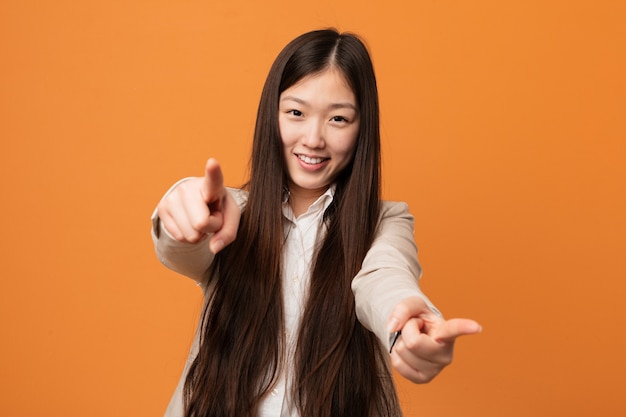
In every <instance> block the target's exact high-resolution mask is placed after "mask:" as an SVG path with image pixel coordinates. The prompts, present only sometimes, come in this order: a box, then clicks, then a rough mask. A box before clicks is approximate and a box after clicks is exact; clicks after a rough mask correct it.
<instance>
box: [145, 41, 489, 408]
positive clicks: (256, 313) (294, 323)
mask: <svg viewBox="0 0 626 417" xmlns="http://www.w3.org/2000/svg"><path fill="white" fill-rule="evenodd" d="M379 166H380V135H379V111H378V93H377V88H376V79H375V76H374V70H373V67H372V63H371V60H370V57H369V54H368V52H367V49H366V48H365V46H364V45H363V43H362V42H361V41H360V40H359V39H358V38H357V37H356V36H354V35H351V34H340V33H338V32H336V31H334V30H323V31H313V32H309V33H306V34H304V35H301V36H299V37H298V38H296V39H294V40H293V41H292V42H290V43H289V44H288V45H287V46H286V47H285V49H283V51H281V53H280V54H279V55H278V57H277V59H276V61H275V62H274V64H273V66H272V68H271V69H270V72H269V75H268V77H267V80H266V83H265V86H264V89H263V92H262V95H261V100H260V104H259V110H258V115H257V123H256V129H255V134H254V143H253V149H252V157H251V164H250V179H249V182H248V183H247V185H246V186H245V187H244V190H233V189H228V190H227V189H226V188H225V187H224V185H223V179H222V174H221V170H220V167H219V164H218V163H217V161H215V160H212V159H210V160H209V161H208V162H207V165H206V169H205V175H204V177H199V178H192V179H187V180H184V181H182V182H179V183H178V184H176V185H175V186H174V187H173V188H172V189H171V190H170V191H169V192H168V193H167V194H166V195H165V196H164V198H163V199H162V200H161V202H160V203H159V206H158V208H157V216H155V217H154V227H153V238H154V241H155V246H156V250H157V254H158V256H159V258H160V259H161V261H162V262H163V263H164V264H165V265H166V266H168V267H169V268H171V269H173V270H175V271H177V272H180V273H182V274H184V275H187V276H189V277H191V278H194V279H195V280H197V281H198V283H199V284H200V285H201V286H202V288H203V290H204V293H205V309H204V312H203V315H202V319H201V323H200V326H199V328H198V333H197V335H196V339H195V341H194V345H193V347H192V352H191V354H190V359H189V361H188V364H187V366H186V367H185V371H184V373H183V377H182V378H181V382H180V384H179V386H178V388H177V390H176V392H175V394H174V397H173V398H172V401H171V403H170V406H169V407H168V410H167V412H166V415H167V416H183V415H184V416H189V417H191V416H194V417H195V416H203V417H204V416H233V417H235V416H236V417H241V416H257V415H258V416H301V417H319V416H327V417H330V416H332V417H337V416H346V417H348V416H350V417H354V416H400V415H401V411H400V407H399V405H398V400H397V396H396V393H395V388H394V385H393V381H392V376H391V371H390V366H389V364H391V365H392V366H393V367H394V368H395V369H396V370H397V371H398V372H399V373H400V374H401V375H403V376H405V377H407V378H409V379H410V380H412V381H413V382H418V383H419V382H427V381H429V380H430V379H432V378H433V377H434V376H435V375H436V374H437V373H439V372H440V370H441V369H442V368H443V367H445V366H446V365H447V364H448V363H449V362H450V361H451V358H452V349H453V343H454V340H455V338H456V337H458V336H459V335H462V334H472V333H477V332H478V331H480V326H478V324H477V323H475V322H474V321H472V320H467V319H454V320H449V321H445V320H443V319H442V318H441V317H440V316H439V314H438V313H437V311H436V309H435V308H434V307H433V306H432V304H430V302H429V301H428V300H427V298H426V297H425V296H424V295H423V294H422V293H421V291H420V290H419V287H418V284H417V280H418V279H419V275H420V267H419V264H418V261H417V250H416V248H415V244H414V242H413V223H412V221H413V220H412V217H411V216H410V214H409V213H408V209H407V206H406V204H403V203H388V202H381V201H380V187H379V176H380V174H379ZM213 254H215V255H213ZM400 330H401V331H402V334H401V336H400V337H398V333H396V332H398V331H400ZM390 336H391V337H390ZM394 336H395V337H394ZM390 350H391V360H390V358H389V356H390Z"/></svg>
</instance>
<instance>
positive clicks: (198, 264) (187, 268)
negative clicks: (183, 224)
mask: <svg viewBox="0 0 626 417" xmlns="http://www.w3.org/2000/svg"><path fill="white" fill-rule="evenodd" d="M187 179H188V178H185V179H183V180H181V181H178V182H177V183H176V184H174V185H173V186H172V187H171V188H170V189H169V190H168V191H167V193H166V194H165V195H167V194H169V193H170V192H171V191H172V190H173V189H174V188H175V187H176V186H177V185H178V184H180V183H181V182H183V181H186V180H187ZM228 191H229V192H230V193H231V195H233V197H234V198H235V201H236V202H237V204H238V205H239V207H243V206H244V205H245V203H246V201H247V194H246V193H245V192H244V191H241V190H238V189H234V188H228ZM151 234H152V242H153V244H154V249H155V252H156V255H157V258H158V259H159V261H161V263H162V264H163V265H165V266H166V267H167V268H169V269H171V270H172V271H174V272H177V273H179V274H181V275H184V276H186V277H189V278H191V279H193V280H194V281H196V282H197V283H198V285H204V284H206V281H207V278H208V271H209V267H210V266H211V263H212V262H213V258H214V255H213V252H211V250H210V249H209V241H210V236H208V235H207V236H206V237H205V238H204V239H202V240H200V241H199V242H197V243H187V242H179V241H177V240H176V239H174V238H173V237H172V235H171V234H170V233H169V232H168V231H167V229H166V228H165V227H164V226H163V224H162V223H161V221H160V219H159V216H158V213H157V210H156V209H155V210H154V212H153V213H152V231H151Z"/></svg>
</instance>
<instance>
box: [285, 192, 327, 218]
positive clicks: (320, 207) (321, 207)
mask: <svg viewBox="0 0 626 417" xmlns="http://www.w3.org/2000/svg"><path fill="white" fill-rule="evenodd" d="M336 188H337V186H336V185H335V184H332V185H331V186H330V187H328V189H327V190H326V191H325V192H324V194H322V195H321V196H319V197H318V199H317V200H315V201H314V202H313V204H311V205H310V206H309V208H308V209H307V211H306V212H305V213H304V214H303V216H304V215H306V214H310V213H314V212H318V211H321V212H322V213H323V212H324V211H326V209H327V208H328V206H330V204H331V203H332V202H333V198H334V196H335V190H336ZM283 215H284V216H285V217H286V218H288V219H290V220H292V221H293V219H294V215H293V211H292V210H291V206H290V205H289V190H288V189H287V188H285V189H284V191H283Z"/></svg>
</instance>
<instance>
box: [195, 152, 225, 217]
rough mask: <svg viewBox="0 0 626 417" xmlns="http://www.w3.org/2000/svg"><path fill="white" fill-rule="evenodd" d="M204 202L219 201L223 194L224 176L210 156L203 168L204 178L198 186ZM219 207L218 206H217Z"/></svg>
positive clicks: (218, 165) (217, 163)
mask: <svg viewBox="0 0 626 417" xmlns="http://www.w3.org/2000/svg"><path fill="white" fill-rule="evenodd" d="M200 193H201V194H202V199H203V200H204V202H205V203H207V204H209V203H213V202H219V200H220V199H221V197H222V195H223V194H224V176H223V175H222V168H221V167H220V164H219V162H217V160H216V159H213V158H210V159H209V160H208V161H207V162H206V166H205V168H204V178H203V180H202V186H201V188H200ZM218 209H219V207H218Z"/></svg>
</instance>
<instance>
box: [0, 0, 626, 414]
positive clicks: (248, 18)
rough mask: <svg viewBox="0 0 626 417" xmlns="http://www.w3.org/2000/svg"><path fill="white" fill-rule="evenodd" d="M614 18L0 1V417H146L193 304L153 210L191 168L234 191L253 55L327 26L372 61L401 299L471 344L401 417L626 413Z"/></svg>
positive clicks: (169, 380) (243, 156)
mask: <svg viewBox="0 0 626 417" xmlns="http://www.w3.org/2000/svg"><path fill="white" fill-rule="evenodd" d="M370 3H371V4H370ZM625 5H626V2H623V1H620V0H615V1H596V2H592V1H588V2H587V1H549V2H546V1H536V0H535V1H496V0H493V1H444V0H441V1H431V0H428V1H408V0H407V1H405V2H400V1H393V0H387V1H384V2H363V1H329V0H321V1H317V2H284V1H275V0H271V1H263V2H255V1H251V0H243V1H238V2H228V1H219V2H217V1H205V2H201V1H192V0H188V1H187V0H186V1H174V0H156V1H155V0H150V1H147V0H143V1H121V0H114V1H107V2H104V1H100V2H96V1H78V0H75V1H68V0H58V1H54V2H52V1H48V2H46V1H32V0H3V1H2V2H1V3H0V60H1V65H0V94H1V96H0V137H1V140H2V142H1V143H2V148H1V152H0V184H1V192H2V204H1V205H0V220H1V224H2V226H0V229H1V230H2V238H1V239H0V271H1V278H2V279H1V280H0V317H1V319H0V320H2V321H1V323H0V324H1V332H2V341H1V344H0V415H1V416H8V417H20V416H27V417H38V416H42V417H43V416H45V417H56V416H59V417H61V416H63V417H68V416H84V415H89V416H93V417H97V416H135V417H136V416H146V417H147V416H158V415H161V414H162V412H163V411H164V409H165V406H166V404H167V402H168V400H169V397H170V395H171V393H172V391H173V389H174V386H175V384H176V381H177V380H178V377H179V375H180V371H181V368H182V366H183V363H184V360H185V357H186V353H187V349H188V347H189V345H190V341H191V338H192V333H193V330H194V327H195V320H196V319H197V317H198V314H199V302H200V292H199V290H198V289H197V288H196V287H195V286H194V285H193V284H192V283H191V282H190V281H188V280H186V279H184V278H181V277H179V276H177V275H175V274H174V273H172V272H170V271H168V270H166V269H165V268H164V267H162V266H161V265H160V264H159V263H158V261H157V260H156V257H155V256H154V254H153V250H152V243H151V241H150V237H149V229H150V222H149V217H150V214H151V212H152V209H153V208H154V206H155V205H156V203H157V201H158V200H159V198H160V196H161V194H162V193H163V192H164V191H165V190H166V189H167V188H168V187H169V185H170V184H172V183H173V182H174V181H175V180H177V179H178V178H180V177H184V176H189V175H201V174H202V168H203V166H204V162H205V161H206V159H207V158H208V157H209V156H214V157H216V158H218V159H219V160H220V161H221V162H222V164H223V167H224V170H225V176H226V179H227V182H228V183H229V184H230V185H238V184H240V183H241V182H242V181H243V180H244V175H245V170H246V165H247V160H248V155H249V149H250V138H251V135H252V130H253V123H254V117H255V112H256V105H257V100H258V98H259V94H260V91H261V86H262V83H263V80H264V78H265V76H266V74H267V70H268V69H269V66H270V64H271V62H272V60H273V59H274V57H275V56H276V54H277V53H278V51H279V50H280V49H281V48H282V47H283V46H284V45H285V44H286V43H287V42H288V41H289V40H290V39H292V38H293V37H295V36H296V35H298V34H300V33H302V32H305V31H308V30H310V29H313V28H319V27H327V26H337V27H338V28H339V29H341V30H351V31H355V32H358V33H360V34H362V35H363V36H364V37H365V38H366V40H367V41H368V44H369V46H370V48H371V50H372V56H373V59H374V64H375V67H376V71H377V75H378V79H379V87H380V97H381V106H382V134H383V141H384V145H383V151H384V154H383V160H384V193H385V197H386V198H389V199H398V200H406V201H408V202H409V204H410V206H411V208H412V211H413V213H414V214H415V216H416V239H417V242H418V245H419V247H420V258H421V261H422V263H423V265H424V269H425V275H424V279H423V284H422V285H423V287H424V289H425V291H426V292H427V293H428V294H429V295H430V296H431V298H432V299H433V300H434V301H435V303H436V304H437V305H438V306H439V307H440V308H441V309H442V310H443V311H444V313H445V314H446V315H447V316H448V317H455V316H465V317H471V318H474V319H476V320H478V321H480V322H481V323H482V324H483V326H484V329H485V330H484V332H483V334H481V335H480V336H476V337H471V338H469V337H468V338H465V339H462V340H460V341H459V342H458V344H457V350H456V357H455V362H454V363H453V365H452V366H451V367H449V368H448V369H446V370H445V371H444V372H443V373H442V374H441V375H440V376H439V377H438V378H437V379H436V380H435V381H433V382H432V383H430V384H428V385H419V386H415V385H410V384H407V383H405V382H400V390H401V397H402V400H403V404H404V408H405V410H406V413H407V416H429V417H449V416H465V417H473V416H481V417H485V416H493V417H496V416H497V417H499V416H512V417H514V416H555V415H567V416H617V415H624V414H626V401H625V399H624V395H623V389H624V383H623V381H624V372H625V371H626V366H625V365H626V360H625V359H624V353H625V352H626V337H625V336H624V332H625V329H626V320H625V319H626V313H625V312H624V303H625V297H624V296H625V295H626V294H625V293H626V291H625V289H626V279H625V278H626V260H625V259H626V220H625V217H626V123H625V117H624V116H625V114H626V81H625V80H626V76H625V74H626V25H625V24H624V22H625V21H626V6H625Z"/></svg>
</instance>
